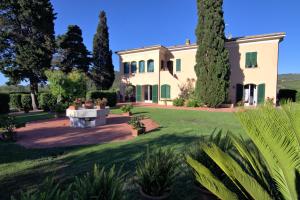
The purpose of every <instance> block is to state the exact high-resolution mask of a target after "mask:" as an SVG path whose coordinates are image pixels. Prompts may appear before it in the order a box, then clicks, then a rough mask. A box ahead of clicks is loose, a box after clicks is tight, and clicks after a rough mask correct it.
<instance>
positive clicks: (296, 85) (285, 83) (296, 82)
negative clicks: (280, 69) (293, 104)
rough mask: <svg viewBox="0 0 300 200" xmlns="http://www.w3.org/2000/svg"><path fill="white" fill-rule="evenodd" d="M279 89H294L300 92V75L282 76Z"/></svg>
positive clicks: (280, 76)
mask: <svg viewBox="0 0 300 200" xmlns="http://www.w3.org/2000/svg"><path fill="white" fill-rule="evenodd" d="M278 89H293V90H298V91H300V74H280V75H279V76H278Z"/></svg>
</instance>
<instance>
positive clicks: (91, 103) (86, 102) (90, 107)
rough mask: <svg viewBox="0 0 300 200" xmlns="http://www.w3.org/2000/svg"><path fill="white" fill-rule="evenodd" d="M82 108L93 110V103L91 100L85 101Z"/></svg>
mask: <svg viewBox="0 0 300 200" xmlns="http://www.w3.org/2000/svg"><path fill="white" fill-rule="evenodd" d="M84 107H85V108H86V109H93V108H94V102H93V101H92V100H86V101H85V102H84Z"/></svg>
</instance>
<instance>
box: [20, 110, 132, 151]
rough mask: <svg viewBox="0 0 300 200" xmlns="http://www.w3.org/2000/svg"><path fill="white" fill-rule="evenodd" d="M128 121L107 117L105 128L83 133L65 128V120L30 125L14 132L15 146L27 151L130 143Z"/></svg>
mask: <svg viewBox="0 0 300 200" xmlns="http://www.w3.org/2000/svg"><path fill="white" fill-rule="evenodd" d="M129 119H130V117H126V116H122V115H113V114H110V115H109V116H108V118H107V124H106V125H104V126H99V127H95V128H87V129H81V128H71V127H69V124H70V122H69V119H68V118H62V119H51V120H43V121H37V122H32V123H28V124H26V127H24V128H20V129H18V130H17V131H18V142H17V143H18V144H20V145H22V146H24V147H27V148H51V147H66V146H74V145H87V144H99V143H104V142H111V141H122V140H130V139H133V136H132V135H131V128H130V126H129V125H128V124H127V122H128V120H129Z"/></svg>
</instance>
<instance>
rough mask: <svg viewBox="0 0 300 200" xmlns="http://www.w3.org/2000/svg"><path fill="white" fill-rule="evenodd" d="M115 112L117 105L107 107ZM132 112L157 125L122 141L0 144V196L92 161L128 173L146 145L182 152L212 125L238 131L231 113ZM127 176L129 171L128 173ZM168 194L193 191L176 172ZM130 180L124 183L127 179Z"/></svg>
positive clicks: (185, 195) (68, 175)
mask: <svg viewBox="0 0 300 200" xmlns="http://www.w3.org/2000/svg"><path fill="white" fill-rule="evenodd" d="M112 112H113V113H120V110H118V109H115V110H112ZM133 113H134V114H142V115H146V116H149V117H151V118H152V119H154V120H155V121H156V122H158V123H159V124H160V126H161V127H160V129H159V130H157V131H154V132H152V133H150V134H147V135H144V136H140V137H138V138H135V139H133V140H131V141H127V142H113V143H105V144H99V145H89V146H81V147H69V148H53V149H25V148H23V147H21V146H19V145H17V144H14V143H8V144H7V143H6V144H5V143H0V199H6V198H8V197H9V196H10V195H11V194H13V193H16V192H18V191H20V189H24V188H34V187H35V186H36V185H37V184H39V183H41V181H42V180H43V179H44V178H45V177H46V176H49V175H51V176H55V177H59V178H60V180H63V181H65V182H67V181H69V180H70V179H72V178H74V176H76V175H80V174H82V173H85V172H87V171H90V170H91V169H92V167H93V165H94V164H95V163H98V164H100V165H103V166H107V167H110V166H112V165H113V164H116V166H117V167H120V166H121V165H123V170H124V171H126V172H129V174H130V175H132V174H133V173H134V171H135V164H136V161H137V160H138V159H139V158H140V157H141V155H142V154H143V153H144V152H145V151H146V148H147V146H148V145H149V146H150V148H159V147H163V148H167V147H171V148H173V149H174V150H175V151H176V152H178V153H184V151H185V150H186V149H187V148H188V147H189V146H190V144H191V143H193V142H194V141H197V139H198V138H199V136H201V135H207V134H210V133H211V132H212V131H213V130H214V129H215V128H222V129H224V130H231V131H232V132H233V133H235V134H243V133H244V132H243V130H242V129H241V126H240V125H239V122H238V120H237V119H236V117H235V116H234V114H233V113H212V112H204V111H203V112H201V111H187V110H185V111H181V110H171V109H155V108H134V109H133ZM47 117H48V118H50V117H51V116H49V115H48V114H36V115H35V114H34V115H32V116H27V115H24V116H18V117H17V118H18V120H20V121H22V122H24V121H27V122H28V121H30V120H37V119H45V118H47ZM129 177H130V176H129ZM179 179H180V181H178V182H177V184H176V186H175V188H174V194H173V196H172V197H171V199H192V198H194V197H195V196H197V194H196V193H195V191H194V190H193V188H192V187H191V186H189V184H191V183H190V182H189V180H188V178H187V177H186V176H180V177H179ZM129 185H130V184H129ZM128 191H129V192H128V197H127V199H136V198H137V196H136V195H137V193H138V192H137V189H136V188H132V187H130V188H129V189H128Z"/></svg>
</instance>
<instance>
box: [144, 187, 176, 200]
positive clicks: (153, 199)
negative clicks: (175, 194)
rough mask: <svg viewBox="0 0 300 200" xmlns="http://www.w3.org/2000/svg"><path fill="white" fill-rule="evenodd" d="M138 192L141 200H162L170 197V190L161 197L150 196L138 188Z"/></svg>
mask: <svg viewBox="0 0 300 200" xmlns="http://www.w3.org/2000/svg"><path fill="white" fill-rule="evenodd" d="M139 191H140V194H141V196H142V199H144V200H164V199H167V198H169V196H170V195H171V190H170V191H169V192H167V193H165V194H163V195H162V196H150V195H148V194H146V193H144V191H143V190H142V188H141V187H139Z"/></svg>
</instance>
